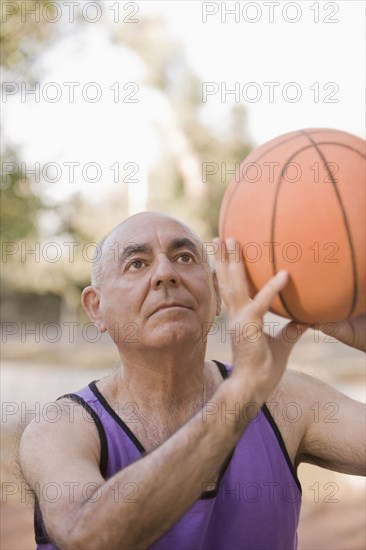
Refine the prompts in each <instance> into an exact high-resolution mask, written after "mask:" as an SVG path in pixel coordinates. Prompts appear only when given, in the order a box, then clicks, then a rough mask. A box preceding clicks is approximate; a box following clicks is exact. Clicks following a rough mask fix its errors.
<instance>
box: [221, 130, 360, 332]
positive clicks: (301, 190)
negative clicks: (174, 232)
mask: <svg viewBox="0 0 366 550" xmlns="http://www.w3.org/2000/svg"><path fill="white" fill-rule="evenodd" d="M365 174H366V165H365V142H364V141H363V140H362V139H360V138H358V137H356V136H353V135H351V134H348V133H346V132H342V131H340V130H333V129H321V128H316V129H307V130H298V131H295V132H290V133H288V134H284V135H281V136H279V137H277V138H275V139H273V140H271V141H269V142H267V143H265V144H264V145H262V146H261V147H258V148H257V149H255V150H254V151H252V153H251V154H250V155H249V156H248V157H246V158H245V159H244V161H243V162H242V163H241V165H240V167H239V168H238V170H237V171H236V174H235V175H234V177H233V179H232V181H231V182H230V184H229V186H228V188H227V190H226V192H225V195H224V198H223V201H222V205H221V212H220V236H221V238H222V239H226V238H227V237H234V238H235V239H236V240H237V241H238V242H239V243H240V248H241V255H242V258H243V260H244V263H245V267H246V271H247V275H248V279H249V284H250V287H251V293H252V295H254V294H255V293H256V292H257V291H258V290H259V289H260V288H261V287H262V286H263V285H264V284H265V283H266V282H267V281H268V280H269V279H270V278H271V277H272V276H273V275H275V274H276V273H277V272H278V271H280V270H281V269H286V270H287V271H288V272H289V275H290V280H289V282H288V284H287V286H286V287H285V288H284V290H283V291H282V292H281V294H280V295H279V297H276V299H275V300H274V302H273V304H272V308H271V310H272V311H273V312H274V313H277V314H278V315H282V316H283V317H288V318H290V319H295V320H298V321H301V322H304V323H318V322H319V323H324V322H328V321H329V322H334V321H340V320H342V319H346V318H348V317H353V316H355V315H358V314H359V313H362V312H363V311H365V309H366V299H365V296H366V268H365V264H366V260H365V249H366V243H365V211H366V201H365Z"/></svg>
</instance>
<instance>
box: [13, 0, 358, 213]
mask: <svg viewBox="0 0 366 550" xmlns="http://www.w3.org/2000/svg"><path fill="white" fill-rule="evenodd" d="M92 4H93V2H83V1H82V2H80V5H81V6H83V11H82V17H83V18H84V20H85V22H86V24H85V25H84V27H83V29H82V30H81V31H80V30H78V32H77V33H75V32H72V31H73V27H72V25H73V24H74V23H73V21H72V17H71V16H70V12H69V11H67V9H66V6H65V3H64V2H59V6H60V9H61V15H62V19H61V22H62V24H64V25H65V26H66V27H67V30H68V31H69V32H67V33H66V36H65V37H64V38H63V39H62V40H60V41H58V42H57V43H56V44H55V45H54V46H53V47H52V48H49V49H48V50H47V51H45V52H44V54H43V55H42V57H41V58H40V60H39V67H40V69H41V74H42V78H41V79H40V81H39V83H38V86H39V93H40V97H39V101H34V95H33V96H32V94H25V93H23V94H22V93H18V94H16V95H12V94H10V93H9V94H5V95H4V94H3V96H2V102H3V105H2V107H3V124H4V127H5V136H6V137H7V138H8V139H9V140H10V141H11V143H13V144H14V145H15V146H16V147H17V148H18V150H19V151H20V156H21V158H22V159H23V160H24V162H25V163H26V166H27V167H30V168H31V167H32V166H35V163H37V162H39V163H40V166H44V165H45V164H46V165H47V166H48V168H47V170H46V171H44V172H40V180H41V181H40V185H42V179H43V180H45V183H46V185H44V189H43V191H44V193H46V194H47V193H48V194H49V195H50V196H52V197H54V198H55V197H56V198H57V199H59V200H63V198H65V197H68V196H70V194H72V193H73V192H75V190H79V191H81V192H82V193H84V195H85V196H89V197H91V196H92V197H93V198H94V199H96V200H99V199H100V198H102V197H103V195H104V194H105V192H106V189H107V188H111V187H113V185H115V180H116V178H120V179H123V180H125V181H127V184H128V182H129V180H130V179H131V180H133V176H134V171H136V170H138V178H139V181H140V183H141V185H140V186H139V189H140V191H141V190H143V189H144V186H145V187H146V182H147V178H148V173H149V170H150V169H151V168H152V167H153V166H154V163H156V162H157V159H158V158H159V147H160V145H159V139H158V137H157V130H156V127H157V126H159V125H160V124H167V125H168V126H169V124H168V123H167V122H166V121H169V117H172V113H171V110H170V107H169V105H168V104H167V102H166V99H165V98H164V97H162V95H161V94H159V93H158V92H157V91H156V90H153V89H151V88H149V87H148V86H146V85H145V84H144V75H145V73H146V68H145V67H144V66H143V64H142V63H141V61H140V59H139V58H138V57H137V56H136V55H134V54H132V53H131V52H130V51H128V50H123V49H121V47H117V46H115V45H113V44H112V43H111V41H110V35H109V31H108V29H110V28H111V27H113V25H119V26H122V30H123V26H124V25H125V26H126V25H135V26H136V29H137V32H139V30H138V29H139V27H138V25H139V20H140V19H143V17H144V16H147V15H151V14H155V15H159V16H160V17H161V18H163V19H164V20H165V23H166V31H167V33H168V34H169V36H171V37H172V38H174V39H175V40H177V41H179V42H181V44H182V46H183V48H184V52H185V56H186V59H187V62H188V63H189V65H190V66H191V68H192V69H193V70H194V72H195V73H196V75H197V76H198V78H199V80H200V83H201V101H202V117H203V119H204V121H205V122H206V123H207V125H209V126H210V128H212V129H214V131H215V132H217V133H218V134H221V135H223V136H224V137H225V136H227V137H228V138H229V135H228V121H229V110H230V109H231V108H232V107H233V106H234V105H235V104H237V103H240V104H241V105H243V106H244V107H245V109H246V111H247V120H248V134H249V138H250V140H251V142H252V143H253V144H254V145H255V146H256V145H260V144H262V143H264V142H266V141H268V140H270V139H272V138H274V137H276V136H278V135H280V134H282V133H285V132H289V131H292V130H297V129H301V128H311V127H332V128H337V129H341V130H345V131H348V132H351V133H354V134H356V135H358V136H360V137H364V135H365V84H364V83H365V53H364V52H365V47H364V46H365V4H364V2H363V1H348V0H347V1H345V0H341V1H338V2H324V1H322V2H312V1H301V2H286V1H280V2H272V1H270V2H265V1H258V2H226V3H223V2H197V1H184V2H176V1H169V2H168V1H162V2H155V1H154V0H152V1H151V0H149V1H148V2H147V1H143V2H119V4H118V5H117V3H116V2H103V12H102V15H101V14H98V12H97V11H96V9H95V8H93V5H92ZM88 6H89V7H88ZM86 8H87V9H86ZM117 10H118V11H117ZM230 10H231V11H230ZM99 15H101V17H100V19H99V20H98V17H99ZM45 17H47V14H46V15H45ZM70 17H71V19H70ZM50 24H53V23H50ZM75 27H76V25H75ZM65 82H74V83H75V82H76V83H78V84H77V85H76V86H75V87H74V92H73V93H74V99H73V100H71V99H70V98H71V95H70V94H72V92H71V88H70V85H65V84H64V83H65ZM93 82H94V83H96V85H94V84H92V83H93ZM24 86H25V85H24ZM117 93H118V101H116V98H117ZM98 94H100V96H101V97H100V99H99V100H98V101H94V99H95V98H97V96H98ZM58 95H59V96H60V97H58ZM45 98H46V99H45ZM135 99H138V101H134V100H135ZM122 100H124V101H122ZM220 160H221V159H220ZM238 160H242V159H238ZM77 163H78V164H77ZM137 167H138V168H137ZM73 170H74V172H73V177H72V171H73ZM117 172H118V173H117ZM132 183H133V182H132ZM132 189H133V186H131V190H132ZM134 189H136V186H134ZM91 191H92V193H91ZM131 192H132V191H131ZM141 192H142V191H141ZM136 200H137V203H136V208H137V209H138V208H139V207H141V202H140V203H139V200H138V198H137V199H136Z"/></svg>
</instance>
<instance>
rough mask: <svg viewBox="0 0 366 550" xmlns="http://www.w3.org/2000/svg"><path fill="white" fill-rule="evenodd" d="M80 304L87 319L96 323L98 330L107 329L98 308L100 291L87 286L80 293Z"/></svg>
mask: <svg viewBox="0 0 366 550" xmlns="http://www.w3.org/2000/svg"><path fill="white" fill-rule="evenodd" d="M81 304H82V306H83V308H84V310H85V312H86V314H87V316H88V317H89V319H90V320H91V321H92V322H93V323H95V324H96V325H98V327H99V330H100V332H105V331H106V330H107V328H106V326H105V323H104V321H103V317H102V312H101V308H100V291H99V289H98V288H96V287H94V286H87V287H86V288H84V290H83V292H82V294H81Z"/></svg>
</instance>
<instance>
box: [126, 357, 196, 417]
mask: <svg viewBox="0 0 366 550" xmlns="http://www.w3.org/2000/svg"><path fill="white" fill-rule="evenodd" d="M204 357H205V349H200V350H197V349H194V350H187V349H186V350H180V351H179V353H177V350H176V349H175V350H174V351H170V350H163V351H162V350H161V349H160V350H156V351H155V350H151V351H148V352H147V351H146V350H145V351H144V353H143V354H139V353H136V352H133V353H131V352H130V353H123V354H122V353H121V367H120V369H119V384H118V386H120V387H121V389H122V390H123V387H125V388H127V390H128V391H129V392H130V393H131V394H132V396H134V398H135V399H137V400H139V401H140V402H143V403H144V407H146V409H147V410H148V409H153V408H154V407H156V405H157V404H158V405H159V407H166V408H170V407H171V406H174V407H175V408H176V407H180V406H182V405H184V403H187V402H192V401H193V400H196V399H197V400H198V399H199V400H200V402H201V401H202V395H203V391H204V378H205V361H204Z"/></svg>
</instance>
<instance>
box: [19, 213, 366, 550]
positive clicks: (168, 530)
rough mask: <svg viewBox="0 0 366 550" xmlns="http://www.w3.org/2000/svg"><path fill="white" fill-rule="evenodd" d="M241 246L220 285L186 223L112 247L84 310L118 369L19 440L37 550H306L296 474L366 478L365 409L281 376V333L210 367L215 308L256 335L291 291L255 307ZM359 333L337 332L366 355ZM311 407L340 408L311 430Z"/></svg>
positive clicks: (165, 224)
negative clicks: (114, 353)
mask: <svg viewBox="0 0 366 550" xmlns="http://www.w3.org/2000/svg"><path fill="white" fill-rule="evenodd" d="M234 244H235V243H233V242H230V241H229V242H227V243H218V245H219V246H218V247H217V248H218V249H219V250H220V251H221V253H220V254H217V257H216V270H217V271H216V272H215V271H214V270H213V268H212V266H211V263H210V262H209V261H208V258H207V255H206V253H205V251H204V247H203V245H202V242H201V241H200V240H199V239H198V237H197V236H196V235H195V234H194V233H193V232H192V231H191V230H190V229H189V228H188V227H187V226H185V225H184V224H182V223H180V222H179V221H177V220H175V219H173V218H171V217H168V216H165V215H163V214H159V213H151V212H150V213H149V212H147V213H141V214H138V215H135V216H132V217H130V218H128V219H127V220H125V221H124V222H122V223H121V224H120V225H118V226H117V227H116V228H115V229H114V230H113V231H112V232H111V233H110V234H109V235H108V236H107V237H106V238H105V239H103V241H102V244H101V251H102V253H101V254H99V255H98V258H97V259H96V262H95V265H94V269H93V278H92V286H88V287H87V288H85V289H84V291H83V294H82V303H83V306H84V308H85V310H86V312H87V314H88V315H89V317H90V319H91V320H92V321H94V322H95V323H96V324H97V326H98V327H99V330H100V331H101V332H108V333H109V334H110V336H111V338H112V340H113V341H114V343H115V345H116V346H117V348H118V352H119V355H120V366H119V368H118V369H117V370H115V371H114V372H112V373H111V374H109V375H107V376H106V377H105V378H103V379H101V380H99V381H96V382H92V383H91V384H89V386H87V387H86V388H83V389H81V390H80V391H79V392H76V393H75V394H69V395H67V396H63V397H62V398H61V399H60V400H59V401H57V403H58V406H59V407H60V408H61V411H62V416H61V419H60V420H59V421H58V422H57V423H47V421H46V420H43V421H41V422H39V423H36V422H33V423H31V424H30V425H29V426H28V427H27V429H26V430H25V432H24V434H23V437H22V441H21V448H20V457H21V463H22V468H23V472H24V475H25V477H26V479H27V481H28V483H29V485H30V486H31V488H32V489H33V491H34V493H35V497H36V523H35V525H36V540H37V544H38V548H43V549H46V550H51V549H55V548H59V549H62V550H78V549H83V550H84V549H88V550H89V549H103V550H104V549H108V550H113V549H118V550H120V549H135V548H136V549H137V548H138V549H142V548H148V547H149V548H153V549H160V550H161V549H169V550H173V549H174V550H177V549H182V550H192V549H206V550H214V549H217V550H229V549H235V550H236V549H245V548H250V549H261V550H263V549H266V548H268V549H271V550H273V549H282V550H283V549H286V550H287V549H290V548H296V544H297V538H296V529H297V524H298V519H299V511H300V500H301V487H300V483H299V480H298V479H297V475H296V468H297V466H298V465H299V464H300V462H302V461H304V462H310V463H313V464H318V465H321V466H323V467H325V468H330V469H332V470H337V471H340V472H345V473H352V474H359V475H361V474H363V473H364V445H365V442H364V439H363V438H364V435H365V430H363V431H362V429H360V424H361V423H362V422H363V421H364V419H365V416H364V406H363V405H362V404H361V403H358V402H356V401H353V400H352V399H350V398H348V397H346V396H345V395H343V394H341V393H339V392H338V391H336V390H335V389H333V388H331V387H329V386H327V385H325V384H323V383H321V382H320V381H317V380H314V379H312V378H310V377H308V376H305V375H303V374H300V373H297V372H291V371H286V372H285V369H286V363H287V360H288V356H289V353H290V351H291V348H292V346H293V341H292V343H290V342H289V341H288V338H286V337H285V336H284V335H285V333H281V334H279V335H278V337H277V338H276V339H275V340H273V339H270V338H268V337H267V336H266V335H265V334H263V335H262V336H261V337H260V338H259V339H258V338H250V335H248V331H242V330H241V331H238V334H239V335H240V337H238V338H233V341H232V357H231V358H229V359H230V364H222V363H219V362H218V361H207V360H205V353H206V335H207V332H208V330H209V327H210V326H211V324H212V323H213V321H214V318H215V316H216V315H218V314H219V312H220V308H221V296H222V298H223V300H224V302H225V305H226V308H227V314H228V318H229V322H230V324H231V326H232V327H234V326H238V324H239V326H240V327H244V326H246V327H249V326H254V324H255V323H256V324H257V326H258V325H260V326H262V325H263V315H264V314H265V313H266V311H267V310H268V308H269V307H270V304H271V302H272V300H273V299H274V297H275V296H276V295H277V294H278V293H279V292H280V291H281V289H283V288H284V287H285V285H286V282H287V274H286V272H280V273H278V274H277V275H276V276H275V277H273V278H272V279H271V280H270V281H269V282H268V283H267V284H266V285H265V286H264V287H263V288H262V289H261V291H260V292H259V293H258V294H257V296H256V297H255V298H254V300H250V299H249V295H248V289H247V285H246V281H245V275H244V270H243V266H242V264H241V263H237V262H235V258H233V255H232V254H230V253H229V252H228V250H230V249H232V248H234ZM116 251H117V253H116ZM292 324H293V325H295V323H292ZM290 325H291V323H290ZM295 328H296V331H295V332H296V333H297V334H298V335H299V334H301V333H302V332H304V331H305V330H306V327H305V326H303V325H295ZM351 328H352V330H351ZM364 328H365V316H360V317H358V318H355V319H352V320H351V321H346V322H343V323H339V325H338V333H337V334H338V337H339V339H340V340H342V341H343V342H345V343H347V344H349V345H351V346H353V347H357V348H358V349H363V350H365V342H364V336H363V334H364ZM290 329H291V327H290ZM288 331H289V328H287V332H286V334H288ZM243 334H245V335H246V337H245V338H244V337H243ZM266 402H267V403H269V402H271V403H275V404H276V407H275V408H273V410H271V411H270V410H269V407H268V406H267V405H266ZM289 402H292V403H294V402H295V403H296V404H297V406H298V407H299V408H300V410H301V415H300V418H299V419H298V421H297V422H290V421H288V420H286V416H285V415H283V414H281V411H283V408H284V406H286V404H288V403H289ZM314 402H317V403H319V411H320V416H321V414H322V412H324V414H328V413H329V411H327V410H326V409H325V408H324V407H323V405H325V404H326V403H329V402H334V403H336V404H337V406H338V413H337V422H336V423H325V422H324V421H323V420H324V419H323V418H321V417H320V418H319V419H317V420H319V421H317V422H315V418H314V414H313V411H312V410H311V404H313V403H314ZM71 405H72V406H71ZM271 413H272V414H271ZM355 419H357V422H355ZM50 486H52V487H57V488H58V493H57V494H58V498H51V497H49V495H48V492H47V491H46V490H45V488H48V487H50Z"/></svg>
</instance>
